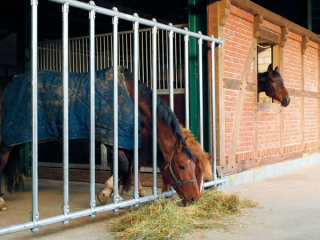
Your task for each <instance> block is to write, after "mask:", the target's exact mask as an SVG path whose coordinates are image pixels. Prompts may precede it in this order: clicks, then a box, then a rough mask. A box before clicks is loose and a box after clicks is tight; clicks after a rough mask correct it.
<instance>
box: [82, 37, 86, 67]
mask: <svg viewBox="0 0 320 240" xmlns="http://www.w3.org/2000/svg"><path fill="white" fill-rule="evenodd" d="M84 42H85V41H84V39H82V70H83V72H85V71H86V70H85V51H84V46H85V45H84Z"/></svg>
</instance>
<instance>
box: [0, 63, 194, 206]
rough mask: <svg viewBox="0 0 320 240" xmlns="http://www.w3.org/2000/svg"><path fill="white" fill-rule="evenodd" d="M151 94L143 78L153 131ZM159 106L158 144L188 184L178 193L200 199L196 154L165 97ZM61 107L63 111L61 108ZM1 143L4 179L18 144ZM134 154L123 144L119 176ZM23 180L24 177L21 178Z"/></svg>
mask: <svg viewBox="0 0 320 240" xmlns="http://www.w3.org/2000/svg"><path fill="white" fill-rule="evenodd" d="M124 69H125V68H124V67H121V66H120V67H119V71H118V73H119V76H122V75H121V74H124V73H125V72H127V76H130V77H131V78H129V79H127V78H126V84H124V85H126V87H127V89H126V91H128V92H129V93H130V97H131V99H132V96H133V82H132V80H133V77H132V76H133V75H132V73H130V74H129V72H128V70H127V69H126V71H124ZM101 71H103V70H100V71H98V73H97V72H96V75H97V74H102V73H101ZM109 71H110V72H112V71H113V69H112V68H109ZM44 72H45V73H48V72H50V74H52V75H54V74H56V73H55V72H52V71H44ZM48 74H49V73H48ZM86 74H87V73H86ZM29 75H30V73H29ZM60 75H61V73H60ZM38 76H40V75H39V74H38ZM29 77H30V76H29ZM40 77H41V76H40ZM80 78H82V75H81V74H80V75H79V76H78V78H77V81H79V79H80ZM70 79H71V78H70V77H69V80H70ZM29 80H30V79H29ZM61 80H62V78H61V77H60V85H62V82H61ZM71 83H72V82H71ZM77 84H78V83H77ZM9 86H10V84H9ZM69 86H70V83H69ZM39 89H41V88H39ZM82 89H85V88H83V87H82ZM98 89H99V91H103V90H104V88H101V89H100V88H98ZM54 90H56V89H54ZM96 91H97V87H96ZM119 91H120V90H119ZM26 94H29V95H30V88H29V92H28V91H27V93H26ZM51 94H53V95H54V94H57V92H56V91H53V92H52V93H51ZM151 95H152V92H151V90H150V89H148V88H147V87H146V86H145V85H144V84H143V83H142V82H140V83H139V103H138V105H139V113H140V115H141V117H142V119H143V124H144V127H146V128H148V129H149V131H151V127H152V118H151V106H152V105H151V103H152V102H151V99H152V98H151ZM54 97H55V98H57V99H59V98H61V97H62V94H58V95H57V96H56V95H54ZM77 97H79V96H77ZM119 97H120V96H119ZM55 98H54V99H55ZM50 103H51V102H50ZM59 104H60V107H61V105H62V104H61V103H59ZM69 104H70V103H69ZM69 107H70V108H72V107H73V105H70V106H69ZM86 107H88V106H86ZM96 107H97V105H96ZM4 108H5V103H4ZM157 108H158V145H159V146H160V149H161V151H162V154H163V155H164V159H165V160H166V161H167V162H168V163H169V162H170V163H171V167H172V169H173V171H174V172H175V173H176V175H177V177H178V179H179V181H181V182H183V183H185V184H184V185H182V186H181V187H179V189H177V192H178V195H179V196H180V197H181V198H183V199H185V201H186V202H190V201H194V200H198V199H199V197H200V193H199V188H198V185H197V184H196V179H195V163H194V158H193V156H192V154H191V152H190V150H189V149H188V147H187V146H186V144H185V141H184V139H183V137H182V134H181V132H180V130H179V124H178V121H177V119H176V117H175V115H174V113H173V112H172V111H171V110H170V109H169V108H168V107H167V106H166V105H165V104H164V103H163V102H162V101H161V100H159V98H158V101H157ZM109 110H110V109H109ZM59 111H60V112H61V109H60V110H59ZM96 111H97V110H96ZM105 111H107V109H104V111H102V112H105ZM124 115H125V113H124ZM86 121H87V120H85V123H86V124H87V122H86ZM96 121H98V120H97V117H96ZM60 122H62V121H61V119H60ZM132 122H133V121H132ZM50 123H51V124H52V122H50ZM4 128H6V126H4V125H2V130H3V129H4ZM159 129H161V130H159ZM86 130H87V129H86ZM30 132H31V131H30ZM53 132H54V135H56V137H59V135H58V134H56V133H57V132H58V131H57V128H56V129H54V126H53ZM161 133H163V134H161ZM29 135H31V134H29ZM57 135H58V136H57ZM167 137H168V138H167ZM42 140H44V141H47V140H48V139H42ZM53 140H55V139H54V138H53V139H50V141H53ZM111 141H112V140H111ZM40 143H41V141H39V144H40ZM103 143H104V144H105V145H106V146H107V148H108V149H109V151H108V152H110V153H111V154H112V149H113V148H112V145H109V144H106V143H105V142H103ZM0 147H1V149H0V181H1V175H2V171H3V169H4V168H5V166H6V165H7V163H8V161H9V162H10V155H11V154H10V153H11V152H12V151H13V150H14V149H15V148H17V147H18V146H16V145H6V144H4V143H1V146H0ZM119 147H120V146H119ZM131 152H132V151H131ZM131 155H132V153H130V151H128V150H127V149H121V147H120V149H119V152H118V157H119V161H120V162H121V161H123V164H119V170H120V171H122V174H119V176H124V178H125V177H127V176H128V174H127V172H128V169H129V168H130V167H129V164H128V163H129V162H132V161H130V160H129V159H128V158H129V157H130V156H131ZM170 156H171V157H170ZM109 165H111V166H112V163H110V162H109ZM121 166H122V167H121ZM182 168H183V169H182ZM163 177H164V179H165V181H166V182H167V183H168V184H170V185H172V186H174V185H175V184H176V183H175V182H174V178H173V177H172V176H166V175H165V174H164V175H163ZM122 179H123V178H122ZM127 179H128V178H127ZM20 180H23V179H22V178H21V179H20ZM19 182H22V181H19ZM123 184H124V185H127V186H128V184H129V183H125V182H123ZM17 188H18V185H16V186H15V189H17ZM10 189H11V188H10ZM0 197H1V182H0ZM0 203H1V205H0V207H1V206H2V207H1V208H0V210H6V209H7V206H6V205H5V202H4V200H3V199H2V198H1V201H0Z"/></svg>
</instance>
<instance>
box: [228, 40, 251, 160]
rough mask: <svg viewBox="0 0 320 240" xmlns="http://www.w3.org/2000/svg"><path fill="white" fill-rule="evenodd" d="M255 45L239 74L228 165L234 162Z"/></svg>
mask: <svg viewBox="0 0 320 240" xmlns="http://www.w3.org/2000/svg"><path fill="white" fill-rule="evenodd" d="M256 44H257V42H256V40H253V41H252V42H251V44H250V47H249V51H248V53H247V57H246V60H245V63H244V67H243V70H242V74H241V83H240V89H239V96H238V100H237V105H236V111H235V116H234V120H233V128H232V133H231V142H230V149H229V154H228V159H229V162H230V163H232V162H235V160H236V149H237V142H238V135H239V128H240V122H241V115H242V108H243V103H244V99H245V95H246V92H247V85H248V78H249V75H250V72H251V69H253V58H254V57H255V56H254V53H255V50H256V48H257V45H256Z"/></svg>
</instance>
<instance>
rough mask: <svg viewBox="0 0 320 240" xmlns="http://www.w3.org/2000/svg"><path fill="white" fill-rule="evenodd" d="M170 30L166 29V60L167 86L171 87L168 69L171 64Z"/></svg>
mask: <svg viewBox="0 0 320 240" xmlns="http://www.w3.org/2000/svg"><path fill="white" fill-rule="evenodd" d="M168 39H169V38H168V31H166V60H167V88H166V89H169V70H168V66H169V43H168Z"/></svg>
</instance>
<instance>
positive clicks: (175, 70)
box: [173, 33, 178, 89]
mask: <svg viewBox="0 0 320 240" xmlns="http://www.w3.org/2000/svg"><path fill="white" fill-rule="evenodd" d="M177 63H178V60H177V33H174V68H173V70H174V72H175V75H176V76H175V82H176V85H175V86H174V88H175V89H176V88H178V71H177V66H178V64H177Z"/></svg>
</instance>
